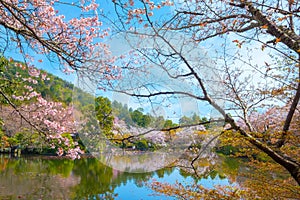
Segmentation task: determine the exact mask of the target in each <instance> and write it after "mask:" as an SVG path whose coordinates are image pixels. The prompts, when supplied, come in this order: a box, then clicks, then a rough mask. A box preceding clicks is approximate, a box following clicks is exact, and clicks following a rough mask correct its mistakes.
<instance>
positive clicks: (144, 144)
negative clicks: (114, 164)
mask: <svg viewBox="0 0 300 200" xmlns="http://www.w3.org/2000/svg"><path fill="white" fill-rule="evenodd" d="M148 148H149V145H148V141H147V140H145V139H142V140H139V141H138V142H137V143H136V149H137V150H141V151H145V150H147V149H148Z"/></svg>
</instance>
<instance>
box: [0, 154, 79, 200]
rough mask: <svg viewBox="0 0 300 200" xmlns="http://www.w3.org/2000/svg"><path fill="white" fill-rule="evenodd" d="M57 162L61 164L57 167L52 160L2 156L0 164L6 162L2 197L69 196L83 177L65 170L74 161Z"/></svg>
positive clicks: (0, 187) (0, 190) (1, 178)
mask: <svg viewBox="0 0 300 200" xmlns="http://www.w3.org/2000/svg"><path fill="white" fill-rule="evenodd" d="M57 162H60V163H61V165H60V167H59V165H56V166H57V168H56V167H53V166H52V164H53V161H51V162H48V160H43V159H39V158H34V159H31V158H28V159H27V158H26V159H25V158H18V159H15V158H14V159H13V158H9V159H8V158H4V157H3V156H1V159H0V165H1V166H2V164H3V163H6V168H5V169H4V168H2V171H1V173H0V199H17V198H20V199H67V198H68V196H69V195H70V193H71V190H70V188H72V187H73V186H74V185H77V184H78V183H79V181H80V177H77V176H74V175H72V174H70V173H67V172H66V171H64V170H65V169H72V167H69V166H70V164H71V162H68V161H67V162H64V161H63V160H57ZM71 165H72V164H71ZM66 174H68V175H67V176H66Z"/></svg>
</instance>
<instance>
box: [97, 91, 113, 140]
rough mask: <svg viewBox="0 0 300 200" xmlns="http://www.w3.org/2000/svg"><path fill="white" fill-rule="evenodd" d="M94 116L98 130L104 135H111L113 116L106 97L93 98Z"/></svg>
mask: <svg viewBox="0 0 300 200" xmlns="http://www.w3.org/2000/svg"><path fill="white" fill-rule="evenodd" d="M95 104H96V105H95V111H96V117H97V120H98V122H99V126H100V130H101V131H103V133H104V134H105V135H106V136H112V132H111V130H112V127H113V120H114V117H113V116H112V107H111V102H110V100H109V99H108V98H106V97H97V98H96V100H95Z"/></svg>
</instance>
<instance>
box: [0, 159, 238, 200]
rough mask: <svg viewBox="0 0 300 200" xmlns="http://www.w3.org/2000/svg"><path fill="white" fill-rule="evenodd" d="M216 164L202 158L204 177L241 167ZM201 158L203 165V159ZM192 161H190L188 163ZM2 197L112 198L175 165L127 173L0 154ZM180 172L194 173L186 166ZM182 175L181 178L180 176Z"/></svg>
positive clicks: (231, 173) (93, 164)
mask: <svg viewBox="0 0 300 200" xmlns="http://www.w3.org/2000/svg"><path fill="white" fill-rule="evenodd" d="M217 159H218V160H215V161H214V163H212V162H208V161H206V160H204V159H200V160H199V163H197V164H199V166H201V165H202V167H204V168H206V167H207V166H209V169H210V170H209V171H208V172H207V173H206V174H202V176H201V177H196V176H195V177H194V180H195V181H198V182H200V181H201V179H202V178H208V177H210V178H212V179H214V178H215V177H216V176H218V177H221V178H222V177H223V178H224V177H225V176H226V178H230V179H231V180H235V178H231V177H235V176H236V175H237V172H238V170H239V166H238V165H236V164H235V163H233V164H232V163H231V162H232V161H231V159H229V160H227V158H221V157H217ZM201 160H202V164H201V163H200V161H201ZM189 164H190V162H189ZM0 166H5V167H2V168H1V170H2V171H1V172H0V199H2V198H5V199H16V198H18V196H20V197H22V198H23V199H38V198H42V199H112V198H114V197H115V189H116V188H117V187H119V186H122V185H126V184H127V183H128V182H129V181H132V182H134V183H135V185H137V186H138V187H144V184H145V182H149V181H151V178H152V177H154V176H155V175H156V176H158V177H159V178H162V177H165V176H166V175H170V174H172V173H173V172H174V170H175V168H172V167H169V168H165V169H160V170H157V171H155V172H147V173H128V172H120V171H117V170H113V169H112V168H110V167H108V166H106V165H104V164H102V163H101V162H100V161H99V160H97V159H96V158H83V159H80V160H75V161H72V160H69V159H63V158H59V159H57V158H56V159H53V158H49V157H28V158H24V157H22V158H18V159H13V158H9V159H8V158H4V157H0ZM180 175H181V176H183V177H185V178H187V177H190V176H191V175H190V174H189V173H188V172H187V171H186V170H185V168H183V169H182V170H180ZM178 178H180V177H178Z"/></svg>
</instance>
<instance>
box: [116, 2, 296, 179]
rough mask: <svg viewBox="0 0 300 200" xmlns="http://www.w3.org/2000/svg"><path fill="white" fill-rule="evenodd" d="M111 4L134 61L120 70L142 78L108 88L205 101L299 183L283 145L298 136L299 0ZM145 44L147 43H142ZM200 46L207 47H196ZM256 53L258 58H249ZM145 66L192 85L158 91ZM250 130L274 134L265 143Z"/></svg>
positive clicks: (137, 94) (290, 155)
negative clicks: (209, 59) (205, 51)
mask: <svg viewBox="0 0 300 200" xmlns="http://www.w3.org/2000/svg"><path fill="white" fill-rule="evenodd" d="M113 2H114V4H115V12H116V13H117V16H118V20H119V21H117V22H115V25H116V26H115V28H116V29H115V30H116V31H117V32H119V33H120V32H121V33H123V35H124V40H125V41H126V42H127V43H129V45H130V46H131V48H132V49H133V51H135V52H136V54H135V55H137V56H136V57H135V58H134V59H135V60H136V61H135V62H134V61H133V62H124V65H122V66H121V67H122V69H123V71H127V75H128V74H130V73H131V74H130V75H133V74H134V73H136V74H138V76H139V77H143V78H141V79H142V80H145V81H144V82H142V81H141V82H139V83H140V85H137V84H136V82H135V79H134V78H133V77H134V76H130V77H131V82H132V84H131V85H130V84H128V85H126V86H124V85H123V86H122V87H119V86H118V87H115V88H112V89H114V91H117V92H121V93H123V94H127V95H130V96H132V97H137V98H140V99H141V98H145V99H150V101H151V102H153V101H154V100H155V98H157V97H158V96H165V97H170V96H174V95H177V97H181V98H183V97H189V98H192V99H195V100H197V101H204V102H207V103H208V104H210V105H211V106H212V107H213V108H214V109H215V110H217V111H218V112H219V113H220V114H221V115H222V117H223V118H224V120H225V122H226V123H228V124H229V125H228V128H229V129H231V130H234V132H233V137H235V136H238V135H242V137H243V138H244V139H245V140H246V141H248V142H250V143H251V144H252V145H253V146H255V147H256V148H258V149H259V150H260V151H262V152H264V153H266V154H267V155H268V156H269V157H270V158H272V159H273V160H274V161H275V162H276V163H278V164H279V165H281V166H283V167H284V168H285V169H286V170H287V171H288V172H289V173H290V175H291V176H292V177H293V178H294V180H295V181H296V182H297V183H298V184H300V162H299V157H297V156H295V154H293V153H289V151H285V150H284V148H286V147H287V146H289V145H291V147H292V148H298V145H295V144H291V143H290V140H289V139H288V138H289V137H290V136H293V137H296V138H299V130H298V129H297V128H296V130H295V129H294V127H298V126H297V125H296V124H299V121H297V120H298V109H299V106H298V102H299V98H300V83H299V79H300V73H299V71H300V70H299V68H300V60H299V57H300V55H299V54H300V36H299V34H298V31H299V12H300V10H299V3H300V2H299V1H296V0H293V1H221V2H212V1H201V0H200V1H199V0H196V1H194V0H190V1H175V2H172V1H168V0H167V1H161V2H152V1H149V0H145V1H134V0H129V1H127V0H114V1H113ZM178 35H179V36H178ZM133 38H134V39H133ZM144 41H147V42H148V44H149V43H150V45H148V46H145V45H144V46H143V42H144ZM140 44H142V45H140ZM201 44H203V45H204V47H205V48H206V49H209V51H210V52H209V53H206V54H205V53H203V51H202V52H199V51H197V49H198V48H199V46H200V45H201ZM191 52H195V53H194V54H193V53H192V54H191ZM201 53H202V54H205V55H208V56H211V57H212V58H213V61H208V60H207V59H205V57H203V56H201V55H200V54H201ZM255 54H261V55H265V56H262V57H261V58H259V59H256V58H257V57H255V56H256V55H255ZM138 56H140V58H138ZM268 56H269V57H268ZM267 57H268V58H267ZM131 58H133V56H131ZM195 58H196V59H195ZM195 60H197V61H195ZM258 60H262V62H258ZM151 65H152V66H153V65H155V66H156V69H155V73H156V74H165V76H166V77H168V81H173V82H176V81H178V80H180V81H181V82H182V83H186V84H189V85H190V88H192V89H191V90H186V88H181V90H179V89H178V88H175V89H174V88H168V89H165V88H164V89H163V90H162V89H161V88H159V89H157V88H158V87H155V86H156V85H155V81H153V82H146V81H148V80H149V79H147V76H149V74H151V73H153V67H151ZM157 69H159V70H157ZM208 71H209V72H208ZM212 72H216V73H212ZM211 74H213V75H215V77H217V78H215V79H214V78H212V76H211ZM156 81H157V80H156ZM211 83H213V84H211ZM220 99H221V100H222V101H225V102H226V103H225V105H222V104H220V102H222V101H220ZM292 127H293V128H292ZM257 132H258V133H260V134H261V135H264V134H265V133H266V132H273V134H275V135H276V136H275V135H273V136H272V138H273V139H274V140H272V141H271V142H270V141H269V140H267V141H266V140H262V138H261V137H257ZM297 141H298V140H297ZM290 152H293V151H290Z"/></svg>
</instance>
